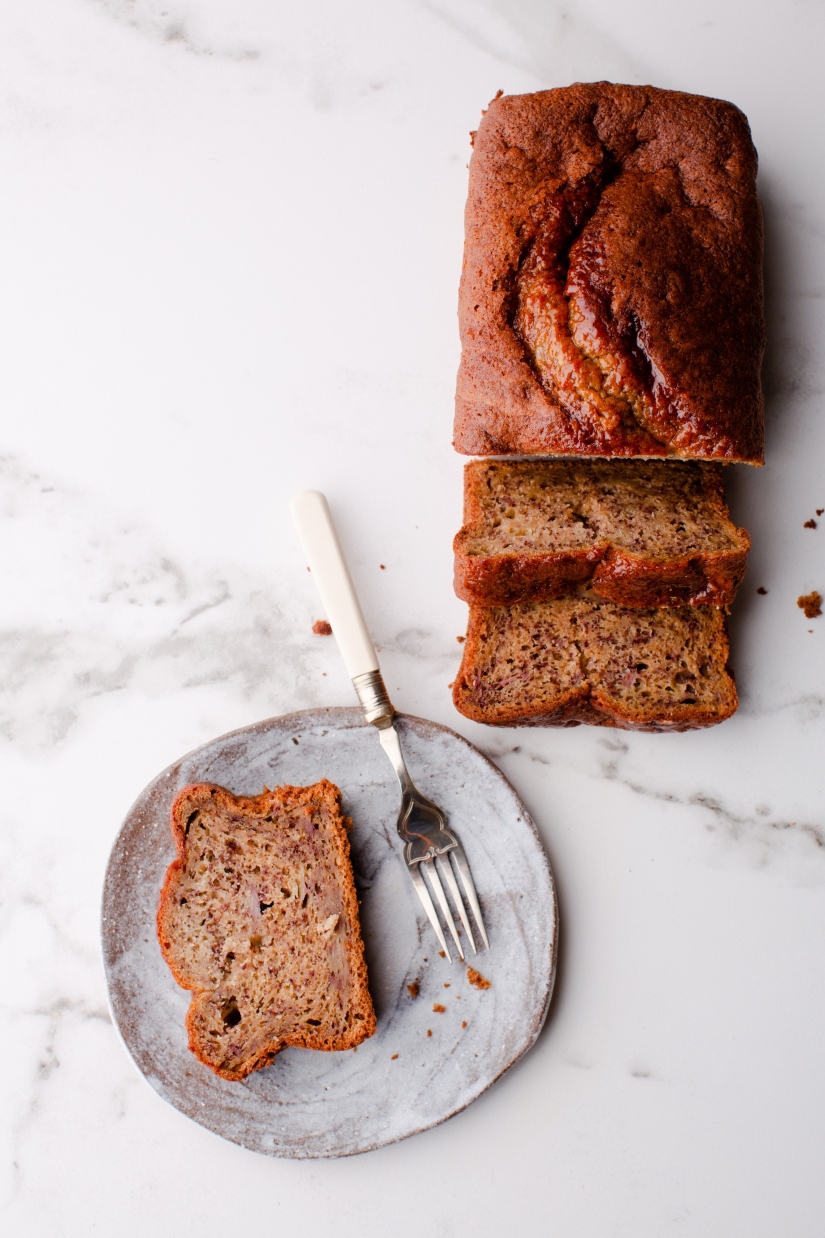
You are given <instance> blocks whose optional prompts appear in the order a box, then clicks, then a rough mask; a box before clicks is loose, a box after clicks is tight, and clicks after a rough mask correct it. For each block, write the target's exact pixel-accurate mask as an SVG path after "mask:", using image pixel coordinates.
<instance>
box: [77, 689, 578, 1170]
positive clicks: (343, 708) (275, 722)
mask: <svg viewBox="0 0 825 1238" xmlns="http://www.w3.org/2000/svg"><path fill="white" fill-rule="evenodd" d="M395 716H396V718H399V719H400V720H401V721H403V722H405V723H410V724H411V725H412V726H413V727H414V728H415V727H416V726H420V727H422V728H424V729H426V730H436V731H441V732H444V733H446V734H447V735H449V736H450V737H451V738H453V739H457V740H459V741H460V742H461V744H463V745H464V746H465V747H466V748H469V749H470V750H471V752H473V753H474V754H475V755H476V756H477V757H480V758H481V760H482V761H483V762H484V764H485V765H486V766H487V767H488V768H489V769H490V770H491V771H492V773H493V774H494V775H495V777H496V779H498V780H499V781H500V782H502V783H503V784H504V786H505V788H506V790H507V791H508V792H509V793H510V795H512V797H513V798H514V800H515V802H516V805H517V807H518V810H519V812H520V813H521V817H522V821H523V823H524V825H525V826H526V827H527V829H528V831H529V833H530V834H532V837H533V840H534V842H535V843H536V844H537V847H538V851H539V854H540V856H541V859H542V861H543V866H544V870H545V876H546V879H547V881H548V884H549V888H550V895H551V898H552V903H553V933H552V946H551V953H552V960H551V967H550V974H549V976H548V977H547V982H546V990H545V995H544V1003H543V1006H542V1009H541V1012H540V1014H539V1016H538V1018H537V1019H536V1020H535V1023H534V1025H533V1028H532V1031H531V1033H530V1036H529V1038H528V1039H526V1040H525V1042H524V1044H523V1045H522V1047H521V1048H520V1049H519V1051H518V1053H516V1054H515V1056H514V1057H512V1058H511V1059H510V1060H509V1061H508V1062H507V1063H506V1065H504V1066H502V1068H501V1070H499V1071H498V1073H497V1074H495V1075H494V1076H493V1077H492V1078H491V1079H489V1080H488V1081H487V1083H485V1085H484V1087H483V1088H481V1090H480V1091H478V1092H476V1094H475V1095H474V1096H471V1097H470V1098H469V1099H468V1100H466V1101H464V1102H462V1103H461V1104H459V1105H457V1106H456V1107H455V1108H454V1109H451V1110H450V1112H449V1113H445V1114H444V1115H443V1116H442V1117H439V1118H437V1119H435V1121H432V1122H427V1123H426V1124H425V1125H423V1126H419V1127H416V1129H415V1130H412V1131H408V1132H406V1133H405V1134H402V1135H394V1136H392V1137H391V1138H387V1139H378V1140H375V1141H372V1142H370V1143H368V1144H366V1145H364V1146H362V1147H359V1148H353V1149H350V1150H348V1151H329V1152H318V1151H313V1152H301V1151H297V1150H296V1151H290V1150H288V1149H286V1148H277V1149H273V1150H272V1151H268V1150H267V1149H263V1148H252V1147H250V1146H249V1144H248V1143H245V1142H244V1141H243V1140H242V1139H240V1138H236V1137H233V1136H232V1135H230V1134H224V1133H222V1132H219V1131H216V1130H215V1129H214V1127H212V1126H207V1125H205V1124H204V1123H203V1122H199V1121H198V1119H197V1117H196V1116H193V1115H192V1114H190V1113H188V1112H187V1111H186V1110H184V1109H180V1108H179V1107H178V1106H177V1105H176V1104H175V1103H174V1101H173V1100H172V1099H171V1098H170V1097H168V1096H166V1095H165V1094H164V1093H163V1092H159V1091H158V1090H157V1088H155V1087H154V1086H153V1084H152V1082H151V1081H150V1079H149V1077H148V1076H147V1074H146V1073H145V1072H144V1070H143V1069H142V1067H141V1066H140V1064H139V1062H138V1061H137V1059H136V1058H135V1056H134V1054H133V1052H132V1049H131V1047H130V1046H129V1043H128V1041H127V1039H126V1036H125V1034H124V1032H123V1029H122V1027H121V1023H120V1020H119V1018H118V1012H117V1009H116V1007H115V998H114V995H113V987H114V986H113V977H112V971H113V969H114V967H115V966H116V963H117V961H118V959H119V957H120V956H119V954H118V955H117V957H112V956H113V954H114V950H113V941H112V937H113V929H112V920H111V919H107V914H106V913H107V908H108V903H109V899H110V897H111V883H112V879H113V873H114V868H115V862H116V859H117V858H118V852H119V848H120V846H121V844H122V839H123V835H124V832H125V831H126V829H127V827H128V826H129V825H130V823H131V822H132V819H133V817H134V815H135V813H136V811H137V810H138V808H139V805H141V803H142V802H143V801H145V799H146V797H147V795H148V794H149V793H151V792H153V791H155V789H156V788H158V786H159V785H160V784H161V782H162V781H163V780H165V779H168V778H169V777H171V776H172V775H173V774H174V773H175V772H176V771H177V770H179V769H180V767H181V765H183V764H184V763H185V762H186V761H188V760H190V759H191V758H194V757H196V756H197V755H198V754H199V753H201V752H202V751H203V750H204V749H206V748H211V747H213V745H215V744H218V743H221V742H222V741H225V740H231V739H234V738H236V737H237V736H240V735H250V734H255V733H259V734H260V733H262V732H266V731H270V730H272V731H289V730H298V729H307V728H308V727H311V726H323V725H324V724H325V723H330V722H332V721H333V720H334V721H335V723H336V725H337V729H343V730H352V729H366V728H367V727H369V726H370V725H371V724H370V723H368V722H365V720H364V715H363V713H362V711H361V710H360V709H359V708H358V707H357V706H347V705H323V706H316V707H315V708H310V709H299V710H292V711H291V712H289V713H286V714H274V715H272V716H271V717H269V718H263V719H260V720H259V721H258V722H253V723H249V724H248V725H246V726H242V727H236V728H235V729H233V730H231V731H226V732H225V733H224V734H222V735H216V736H214V737H213V738H212V739H209V740H207V741H206V742H205V743H203V744H198V745H197V746H196V747H195V748H191V749H190V750H189V751H188V752H185V753H184V754H183V755H182V756H180V757H178V758H177V760H175V761H172V762H171V763H170V764H169V765H167V766H166V767H165V768H164V769H162V770H161V771H160V773H158V774H157V775H156V776H155V777H154V778H153V779H151V780H150V781H149V782H148V783H147V784H146V786H145V787H144V788H143V790H142V791H141V792H140V793H139V794H138V796H137V797H136V799H135V800H134V801H133V803H132V804H131V806H130V807H129V809H128V811H127V813H126V815H125V816H124V818H123V820H122V822H121V824H120V826H119V828H118V831H117V833H116V835H115V837H114V839H113V840H112V845H111V848H110V850H109V856H108V859H107V861H106V869H105V873H104V878H103V886H102V890H101V900H100V948H101V956H102V963H103V972H104V978H105V981H106V1001H107V1005H108V1008H109V1014H110V1016H111V1019H112V1024H113V1026H114V1028H115V1031H116V1033H117V1036H118V1039H119V1040H120V1042H121V1044H122V1045H123V1047H124V1049H125V1050H126V1052H127V1054H128V1057H129V1060H130V1061H131V1062H132V1064H133V1066H134V1067H135V1070H136V1071H137V1072H138V1074H139V1075H140V1077H141V1078H142V1079H143V1081H144V1083H145V1084H146V1085H147V1086H148V1087H149V1088H150V1089H151V1091H152V1093H153V1095H155V1096H157V1097H159V1099H161V1100H163V1101H165V1102H166V1104H168V1105H169V1106H170V1107H171V1108H172V1109H174V1110H175V1111H176V1112H177V1113H179V1114H180V1115H181V1117H183V1118H186V1119H187V1120H188V1121H191V1122H192V1123H194V1124H195V1125H196V1126H199V1127H200V1128H201V1129H202V1130H206V1131H209V1132H210V1134H213V1135H215V1136H216V1137H217V1138H219V1139H225V1140H227V1142H229V1143H232V1144H234V1145H235V1146H236V1147H241V1148H244V1149H245V1150H246V1151H248V1152H252V1153H255V1154H257V1155H263V1156H270V1157H273V1158H275V1159H278V1160H342V1159H344V1158H346V1157H349V1156H361V1155H364V1154H366V1153H368V1152H375V1151H377V1150H378V1149H379V1148H385V1147H390V1146H391V1145H392V1144H394V1143H400V1142H402V1141H403V1140H405V1139H410V1138H412V1137H413V1136H415V1135H420V1134H423V1133H424V1132H425V1131H429V1130H433V1129H434V1128H435V1127H436V1126H441V1125H442V1123H444V1122H448V1121H449V1120H450V1119H451V1118H453V1117H455V1116H456V1115H457V1114H459V1113H461V1112H463V1110H465V1109H467V1108H469V1106H470V1105H472V1104H473V1103H474V1102H475V1101H477V1100H478V1099H479V1098H480V1097H481V1096H483V1095H484V1094H485V1092H487V1091H489V1089H490V1088H491V1087H493V1085H494V1084H496V1083H497V1082H498V1081H499V1080H500V1079H501V1078H502V1076H503V1075H505V1074H506V1073H507V1072H508V1071H509V1070H511V1069H512V1068H513V1067H514V1066H515V1065H516V1064H517V1063H518V1062H520V1061H521V1059H522V1058H523V1057H524V1056H525V1054H526V1053H529V1051H530V1050H531V1049H532V1048H533V1046H534V1045H535V1043H536V1041H537V1040H538V1038H539V1036H540V1035H541V1031H542V1028H543V1027H544V1024H545V1022H546V1021H547V1015H548V1012H549V1009H550V1004H551V1002H552V999H553V992H554V989H555V984H556V972H557V966H558V957H559V900H558V893H557V889H556V881H555V877H554V875H553V868H552V865H551V863H550V857H549V855H548V854H547V849H546V847H545V845H544V842H543V840H542V838H541V835H540V834H539V832H538V829H537V828H536V824H535V822H534V821H533V818H532V816H531V814H530V812H529V810H528V809H527V806H526V805H525V803H524V801H523V800H522V798H521V796H520V795H519V793H518V791H516V789H515V787H514V786H513V785H512V783H511V782H510V780H509V779H508V778H507V777H506V775H505V774H503V773H502V771H501V770H500V769H499V768H498V766H497V765H496V764H495V762H494V761H493V760H492V759H491V758H490V757H488V756H487V755H486V753H484V752H482V751H481V750H480V749H479V748H477V747H476V745H475V744H473V743H471V741H470V740H468V739H467V738H466V737H465V736H463V735H461V734H459V732H458V731H454V730H453V729H452V727H448V726H446V725H445V724H444V723H442V722H434V721H432V720H431V719H428V718H419V717H418V716H417V715H415V714H407V713H403V712H401V711H398V710H397V711H396V714H395ZM342 724H343V726H342Z"/></svg>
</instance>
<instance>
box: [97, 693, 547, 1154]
mask: <svg viewBox="0 0 825 1238" xmlns="http://www.w3.org/2000/svg"><path fill="white" fill-rule="evenodd" d="M398 727H399V732H400V735H401V743H402V746H403V749H404V753H405V755H406V757H407V762H408V765H409V768H410V773H411V775H412V777H413V779H414V781H415V783H416V785H417V786H418V788H419V789H420V790H421V791H422V792H423V793H424V795H426V796H429V797H430V798H431V799H433V800H435V802H436V803H437V804H439V805H441V806H442V807H443V808H444V810H445V811H446V813H447V817H448V821H449V823H450V825H452V826H454V827H455V828H456V829H457V831H458V833H459V836H460V838H461V840H462V842H463V844H464V848H465V851H466V853H467V858H468V860H469V862H470V867H471V869H472V872H473V876H474V878H475V882H476V887H477V889H478V892H479V895H480V900H481V905H482V911H483V914H484V920H485V923H486V926H487V931H488V933H489V936H490V947H491V948H490V951H489V952H485V953H483V954H480V955H479V956H478V957H477V959H473V958H472V956H470V962H471V964H472V963H475V964H476V967H477V969H478V971H479V972H480V973H481V974H482V975H483V976H484V977H485V978H486V979H488V980H489V981H490V988H488V989H486V990H479V989H478V988H474V987H473V986H471V985H470V983H469V982H468V977H467V971H466V969H465V967H464V966H463V965H462V964H460V963H458V962H457V961H456V962H453V963H452V964H450V963H448V962H447V960H446V959H444V958H441V957H439V952H438V946H437V943H436V939H435V935H434V933H433V931H432V929H431V927H430V926H429V923H428V922H427V920H426V917H425V916H424V912H423V909H422V908H421V905H420V904H419V902H418V899H417V897H416V895H415V891H414V890H413V886H412V883H411V882H410V879H409V877H408V875H407V872H406V869H405V867H404V864H403V861H402V858H401V848H400V844H399V840H398V838H397V835H396V833H395V821H396V816H397V812H398V805H399V791H398V785H397V783H396V780H395V775H394V774H393V772H392V769H391V767H390V765H389V762H388V760H387V758H386V756H385V754H384V752H383V750H382V748H381V746H380V745H379V743H378V736H377V734H376V733H375V730H374V728H373V727H371V726H367V725H365V723H364V720H363V716H362V714H361V712H360V710H358V709H325V710H312V711H306V712H303V713H295V714H289V715H287V716H285V717H282V718H272V719H270V720H268V721H266V722H260V723H258V724H257V725H256V726H251V727H246V728H245V729H244V730H242V731H235V732H233V733H232V734H230V735H224V736H222V737H221V738H220V739H216V740H214V741H213V742H212V743H209V744H205V745H204V746H203V747H202V748H198V749H197V750H196V751H195V752H191V753H189V755H188V756H185V757H184V758H183V759H182V760H181V761H179V762H178V763H177V764H176V765H173V766H171V767H170V768H169V769H168V770H166V771H165V772H164V773H163V774H161V775H160V777H159V778H157V779H156V780H155V781H154V782H153V783H152V784H151V785H150V786H148V787H147V788H146V790H145V791H144V792H143V794H142V795H141V796H140V798H139V799H138V801H137V803H136V804H135V805H134V807H133V808H132V810H131V812H130V813H129V815H128V817H127V818H126V821H125V822H124V825H123V828H122V829H121V831H120V834H119V835H118V838H117V841H116V842H115V845H114V848H113V850H112V855H111V857H110V860H109V867H108V870H107V874H106V884H105V889H104V895H103V920H102V937H103V957H104V963H105V968H106V976H107V981H108V985H109V998H110V1002H111V1007H112V1013H113V1016H114V1019H115V1023H116V1026H117V1027H118V1028H119V1030H120V1034H121V1035H122V1037H123V1040H124V1041H125V1043H126V1046H127V1048H128V1050H129V1052H130V1053H131V1055H132V1057H133V1058H134V1060H135V1062H136V1063H137V1066H138V1069H139V1070H140V1071H141V1072H142V1073H143V1075H144V1076H145V1077H146V1079H147V1080H148V1081H149V1083H150V1084H151V1085H152V1087H153V1088H154V1089H155V1091H156V1092H158V1093H159V1094H160V1095H161V1096H162V1097H163V1098H164V1100H167V1101H169V1103H170V1104H172V1105H174V1106H175V1108H176V1109H179V1110H180V1111H181V1112H182V1113H185V1114H187V1116H188V1117H190V1118H193V1119H194V1120H195V1121H196V1122H199V1123H200V1124H201V1125H202V1126H206V1127H208V1129H209V1130H212V1131H214V1132H215V1133H216V1134H218V1135H222V1136H223V1137H224V1138H225V1139H231V1140H233V1141H234V1142H235V1143H239V1144H242V1145H243V1146H244V1147H246V1148H251V1149H252V1150H253V1151H255V1152H265V1153H268V1154H269V1155H270V1156H288V1157H319V1156H348V1155H351V1154H352V1153H355V1152H365V1151H367V1150H368V1149H371V1148H378V1147H381V1146H382V1145H383V1144H388V1143H392V1142H394V1141H395V1140H397V1139H404V1138H406V1136H408V1135H413V1134H415V1133H416V1132H418V1131H422V1130H426V1129H427V1128H428V1127H431V1126H435V1125H436V1123H438V1122H443V1121H444V1120H445V1119H446V1118H449V1117H451V1116H452V1114H454V1113H458V1112H459V1110H461V1109H463V1108H464V1107H465V1106H466V1105H469V1104H470V1103H471V1101H473V1100H475V1099H476V1097H477V1096H479V1095H480V1094H481V1093H482V1092H483V1091H484V1090H485V1088H488V1087H489V1086H490V1084H491V1083H493V1081H494V1080H495V1079H497V1078H498V1077H499V1076H500V1075H501V1074H502V1073H503V1072H504V1071H505V1070H507V1068H508V1067H509V1066H512V1065H513V1063H514V1062H515V1061H516V1060H517V1059H518V1058H520V1057H521V1055H522V1054H523V1053H525V1052H526V1051H527V1050H528V1049H529V1048H530V1046H531V1045H532V1044H533V1042H534V1041H535V1039H536V1037H537V1036H538V1034H539V1031H540V1030H541V1026H542V1023H543V1022H544V1018H545V1015H546V1013H547V1007H548V1005H549V1002H550V995H551V992H552V988H553V977H554V972H555V961H556V940H557V913H556V898H555V893H554V889H553V878H552V875H551V872H550V866H549V864H548V861H547V856H546V855H545V852H544V849H543V848H542V845H541V842H540V841H539V838H538V835H537V834H536V830H535V827H534V826H533V824H532V822H531V820H530V818H529V816H528V815H527V813H526V811H525V809H524V805H523V804H522V803H521V801H520V800H519V798H518V796H517V795H516V793H515V791H514V790H513V788H512V787H511V786H510V784H509V783H508V782H507V781H506V779H505V778H504V777H503V775H502V774H501V773H499V771H498V770H497V769H496V768H495V766H494V765H492V764H491V763H490V762H489V761H488V760H487V759H486V758H485V757H483V756H482V755H481V753H480V752H478V751H477V750H476V749H475V748H473V747H472V745H471V744H468V743H467V741H466V740H464V739H462V738H461V737H460V736H458V735H456V734H455V733H454V732H453V731H450V730H448V729H447V728H446V727H443V726H437V725H436V724H435V723H433V722H423V721H421V720H420V719H417V718H410V717H405V716H404V715H401V716H399V719H398ZM322 777H325V778H329V779H330V780H331V781H332V782H334V783H336V784H337V785H338V786H339V787H340V788H341V791H342V794H343V801H344V810H345V812H347V813H348V814H349V815H350V816H351V817H352V819H353V823H354V824H353V828H352V831H351V834H350V842H351V846H352V860H353V868H354V872H355V883H356V886H357V888H358V893H359V898H360V899H361V900H362V904H361V925H362V930H363V934H364V941H365V945H366V955H367V966H368V968H369V978H370V990H371V992H372V996H373V1001H374V1003H375V1011H376V1015H377V1017H378V1030H377V1032H376V1034H375V1036H373V1037H372V1039H371V1040H368V1041H365V1042H364V1043H363V1044H362V1045H360V1046H359V1047H358V1049H357V1050H354V1051H348V1052H344V1053H317V1052H312V1051H310V1050H306V1049H284V1050H282V1051H281V1052H280V1053H279V1054H278V1056H277V1057H276V1058H275V1060H274V1062H273V1063H272V1065H271V1066H268V1067H266V1068H265V1069H264V1070H260V1071H257V1072H255V1073H254V1074H252V1075H250V1076H249V1078H247V1079H245V1080H244V1081H243V1082H242V1083H229V1082H227V1081H226V1080H224V1079H220V1078H218V1076H217V1075H214V1074H213V1073H212V1072H211V1071H210V1070H208V1069H207V1067H205V1066H202V1065H201V1064H200V1062H198V1061H197V1059H196V1058H195V1057H193V1055H192V1054H191V1053H190V1052H189V1050H188V1049H187V1044H186V1032H185V1029H184V1017H185V1015H186V1010H187V1007H188V1005H189V994H188V993H187V992H184V990H183V989H179V988H178V986H177V985H176V984H175V982H174V980H173V979H172V976H171V974H170V972H169V970H168V968H167V967H166V964H165V963H164V961H163V959H162V957H161V954H160V950H159V948H158V944H157V939H156V937H155V911H156V909H157V902H158V894H159V891H160V887H161V882H162V880H163V876H164V873H165V872H166V867H167V865H168V864H169V863H170V862H171V860H172V859H173V858H174V848H173V845H172V835H171V831H170V828H169V810H170V807H171V804H172V801H173V799H174V798H175V795H176V794H177V792H178V791H179V790H180V789H181V787H184V786H186V785H187V784H188V783H192V782H217V783H220V784H221V785H222V786H225V787H227V788H228V789H229V790H230V791H232V792H234V794H236V795H258V794H260V792H261V790H262V789H263V787H264V786H265V785H266V786H268V787H274V786H278V785H281V784H283V783H292V784H293V785H298V786H302V785H307V784H309V783H313V782H317V781H318V779H319V778H322ZM415 984H418V986H419V994H418V996H417V997H413V996H412V995H411V993H410V991H409V988H408V986H409V985H413V986H414V985H415ZM436 1005H439V1006H444V1007H445V1011H444V1013H441V1012H439V1011H435V1010H434V1009H433V1007H434V1006H436Z"/></svg>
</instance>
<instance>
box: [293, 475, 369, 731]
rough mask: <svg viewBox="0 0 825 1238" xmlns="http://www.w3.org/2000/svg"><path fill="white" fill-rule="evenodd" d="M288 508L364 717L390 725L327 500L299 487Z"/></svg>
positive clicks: (359, 609) (317, 492)
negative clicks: (299, 490) (299, 491)
mask: <svg viewBox="0 0 825 1238" xmlns="http://www.w3.org/2000/svg"><path fill="white" fill-rule="evenodd" d="M290 506H291V509H292V518H293V520H294V521H295V525H296V527H297V529H298V536H299V537H300V539H301V544H302V546H303V548H304V553H305V554H306V557H307V559H308V560H309V567H310V571H311V572H312V577H313V579H314V581H315V584H316V587H317V589H318V592H319V593H320V595H321V602H322V604H323V607H324V610H325V611H326V612H327V619H328V620H329V622H330V625H331V627H332V633H333V636H334V637H335V639H336V641H337V642H338V648H339V649H340V651H341V657H342V658H343V659H344V665H345V666H346V668H347V673H348V674H349V677H350V679H351V680H352V683H353V687H354V688H355V691H356V692H357V693H358V699H359V701H360V702H361V708H362V709H363V711H364V718H365V719H366V721H367V722H371V723H372V724H373V726H376V727H378V728H379V730H380V729H381V728H382V727H387V726H389V725H390V723H391V722H392V716H393V713H394V710H393V707H392V705H391V704H390V699H389V697H388V696H387V689H386V688H385V687H384V681H383V679H382V678H381V672H380V670H379V669H378V655H377V654H376V652H375V646H374V645H373V643H372V637H371V636H370V634H369V629H368V627H367V624H366V621H365V619H364V615H363V612H362V610H361V604H360V602H359V601H358V595H357V593H356V592H355V586H354V585H353V583H352V577H351V576H350V574H349V568H348V567H347V561H346V559H345V558H344V552H343V550H342V549H341V543H340V542H339V541H338V535H337V533H336V532H335V525H334V524H333V523H332V515H331V513H330V510H329V504H328V503H327V500H326V498H325V496H324V495H323V494H321V492H320V490H304V491H302V492H301V494H296V495H295V498H294V499H293V500H292V503H291V504H290Z"/></svg>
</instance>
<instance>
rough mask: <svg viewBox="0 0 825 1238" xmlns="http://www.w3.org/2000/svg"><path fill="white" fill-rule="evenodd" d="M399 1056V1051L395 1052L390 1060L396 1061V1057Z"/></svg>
mask: <svg viewBox="0 0 825 1238" xmlns="http://www.w3.org/2000/svg"><path fill="white" fill-rule="evenodd" d="M397 1057H398V1054H397V1053H393V1055H392V1057H391V1058H390V1061H391V1062H394V1061H395V1059H396V1058H397Z"/></svg>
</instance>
